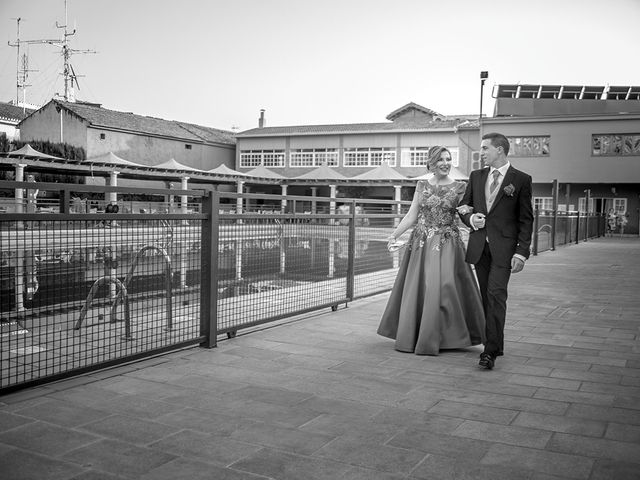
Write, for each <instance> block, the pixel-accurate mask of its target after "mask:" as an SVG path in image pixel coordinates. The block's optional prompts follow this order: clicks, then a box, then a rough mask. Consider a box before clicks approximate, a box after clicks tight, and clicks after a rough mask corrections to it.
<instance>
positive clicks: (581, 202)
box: [578, 197, 594, 213]
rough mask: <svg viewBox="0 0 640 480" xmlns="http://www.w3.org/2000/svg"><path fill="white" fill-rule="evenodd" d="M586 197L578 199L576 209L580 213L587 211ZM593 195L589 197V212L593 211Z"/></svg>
mask: <svg viewBox="0 0 640 480" xmlns="http://www.w3.org/2000/svg"><path fill="white" fill-rule="evenodd" d="M586 205H587V199H586V198H585V197H580V198H579V199H578V211H579V212H580V213H587V208H586ZM593 211H594V210H593V197H590V198H589V212H593Z"/></svg>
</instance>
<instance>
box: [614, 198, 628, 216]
mask: <svg viewBox="0 0 640 480" xmlns="http://www.w3.org/2000/svg"><path fill="white" fill-rule="evenodd" d="M613 209H614V210H615V211H616V213H626V212H627V199H626V198H614V199H613Z"/></svg>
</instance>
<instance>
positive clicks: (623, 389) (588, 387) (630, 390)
mask: <svg viewBox="0 0 640 480" xmlns="http://www.w3.org/2000/svg"><path fill="white" fill-rule="evenodd" d="M580 391H581V392H590V393H608V394H612V395H619V396H627V397H636V398H638V399H640V388H638V387H632V386H628V385H611V384H607V383H593V382H582V385H581V386H580Z"/></svg>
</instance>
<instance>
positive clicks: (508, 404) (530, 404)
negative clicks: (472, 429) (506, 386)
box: [483, 391, 569, 415]
mask: <svg viewBox="0 0 640 480" xmlns="http://www.w3.org/2000/svg"><path fill="white" fill-rule="evenodd" d="M509 392H510V391H509ZM483 405H486V406H488V407H499V408H506V409H509V410H517V411H521V412H532V413H543V414H547V415H563V414H564V413H565V412H566V411H567V408H569V403H567V402H557V401H553V400H541V399H538V398H525V397H517V396H513V395H509V394H507V393H505V394H503V395H499V394H494V395H491V396H490V397H488V398H487V399H486V400H485V401H484V402H483Z"/></svg>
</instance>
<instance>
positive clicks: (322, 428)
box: [300, 414, 404, 443]
mask: <svg viewBox="0 0 640 480" xmlns="http://www.w3.org/2000/svg"><path fill="white" fill-rule="evenodd" d="M403 428H404V426H399V425H396V424H391V423H376V422H374V421H372V420H366V419H362V418H360V417H348V416H344V415H331V414H321V415H320V416H318V417H316V418H314V419H313V420H311V421H310V422H307V423H305V424H304V425H302V426H301V427H300V430H303V431H306V432H314V433H321V434H325V435H329V436H331V437H334V438H335V437H339V436H342V435H350V436H361V437H367V438H368V439H369V440H375V441H377V442H379V443H385V442H386V441H387V440H389V439H390V438H391V437H393V436H394V435H396V434H397V433H398V432H399V431H401V430H402V429H403Z"/></svg>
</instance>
